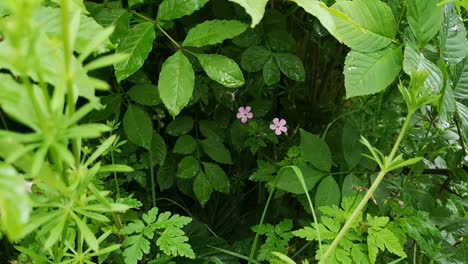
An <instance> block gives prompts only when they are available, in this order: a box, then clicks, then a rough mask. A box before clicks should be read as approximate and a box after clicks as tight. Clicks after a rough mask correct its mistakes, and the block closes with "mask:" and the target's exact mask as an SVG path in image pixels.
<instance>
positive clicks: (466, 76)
mask: <svg viewBox="0 0 468 264" xmlns="http://www.w3.org/2000/svg"><path fill="white" fill-rule="evenodd" d="M454 72H455V73H454V74H453V75H454V76H453V78H452V81H453V87H454V89H453V92H454V96H455V97H456V98H459V99H461V100H465V99H468V59H466V58H465V59H464V60H463V61H461V62H460V63H458V64H457V65H456V66H455V70H454Z"/></svg>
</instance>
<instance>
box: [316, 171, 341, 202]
mask: <svg viewBox="0 0 468 264" xmlns="http://www.w3.org/2000/svg"><path fill="white" fill-rule="evenodd" d="M340 201H341V192H340V187H339V186H338V184H337V183H336V181H335V179H334V178H333V177H332V176H327V177H326V178H325V179H323V180H322V181H321V182H320V184H319V186H318V187H317V192H316V194H315V207H316V208H320V207H321V206H332V205H336V206H339V205H340Z"/></svg>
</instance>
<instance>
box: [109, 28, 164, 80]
mask: <svg viewBox="0 0 468 264" xmlns="http://www.w3.org/2000/svg"><path fill="white" fill-rule="evenodd" d="M155 38H156V34H155V32H154V25H153V23H150V22H142V23H139V24H137V25H135V26H133V27H132V28H130V29H129V31H128V32H127V35H126V36H125V38H124V39H122V41H121V43H120V45H119V47H118V48H117V53H126V54H128V55H129V56H128V58H127V59H126V60H123V61H121V62H119V63H118V64H116V65H115V75H116V76H117V81H118V82H120V81H122V80H125V79H127V78H128V77H130V75H132V74H134V73H135V72H136V71H137V70H138V69H140V68H141V66H143V63H144V62H145V60H146V58H147V57H148V54H149V52H150V51H151V50H152V49H153V41H154V39H155Z"/></svg>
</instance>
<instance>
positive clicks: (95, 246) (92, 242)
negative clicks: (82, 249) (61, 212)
mask: <svg viewBox="0 0 468 264" xmlns="http://www.w3.org/2000/svg"><path fill="white" fill-rule="evenodd" d="M70 215H71V216H72V218H73V220H75V223H76V225H77V226H78V229H79V230H80V232H81V235H82V236H83V238H84V240H85V241H86V243H87V244H88V246H89V248H91V249H92V250H94V251H98V250H99V243H98V241H97V239H96V237H95V236H94V234H93V232H92V231H91V229H89V227H88V225H87V224H86V223H85V222H83V220H81V219H80V218H79V217H78V216H77V215H76V214H74V213H71V214H70Z"/></svg>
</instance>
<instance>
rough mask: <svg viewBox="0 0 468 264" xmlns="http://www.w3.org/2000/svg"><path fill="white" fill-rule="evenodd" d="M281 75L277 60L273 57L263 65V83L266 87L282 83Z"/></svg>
mask: <svg viewBox="0 0 468 264" xmlns="http://www.w3.org/2000/svg"><path fill="white" fill-rule="evenodd" d="M280 78H281V74H280V70H279V68H278V66H277V65H276V62H275V60H274V59H273V57H271V58H270V59H269V60H268V61H267V62H266V63H265V65H263V81H264V82H265V84H266V85H273V84H275V83H278V82H279V81H280Z"/></svg>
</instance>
